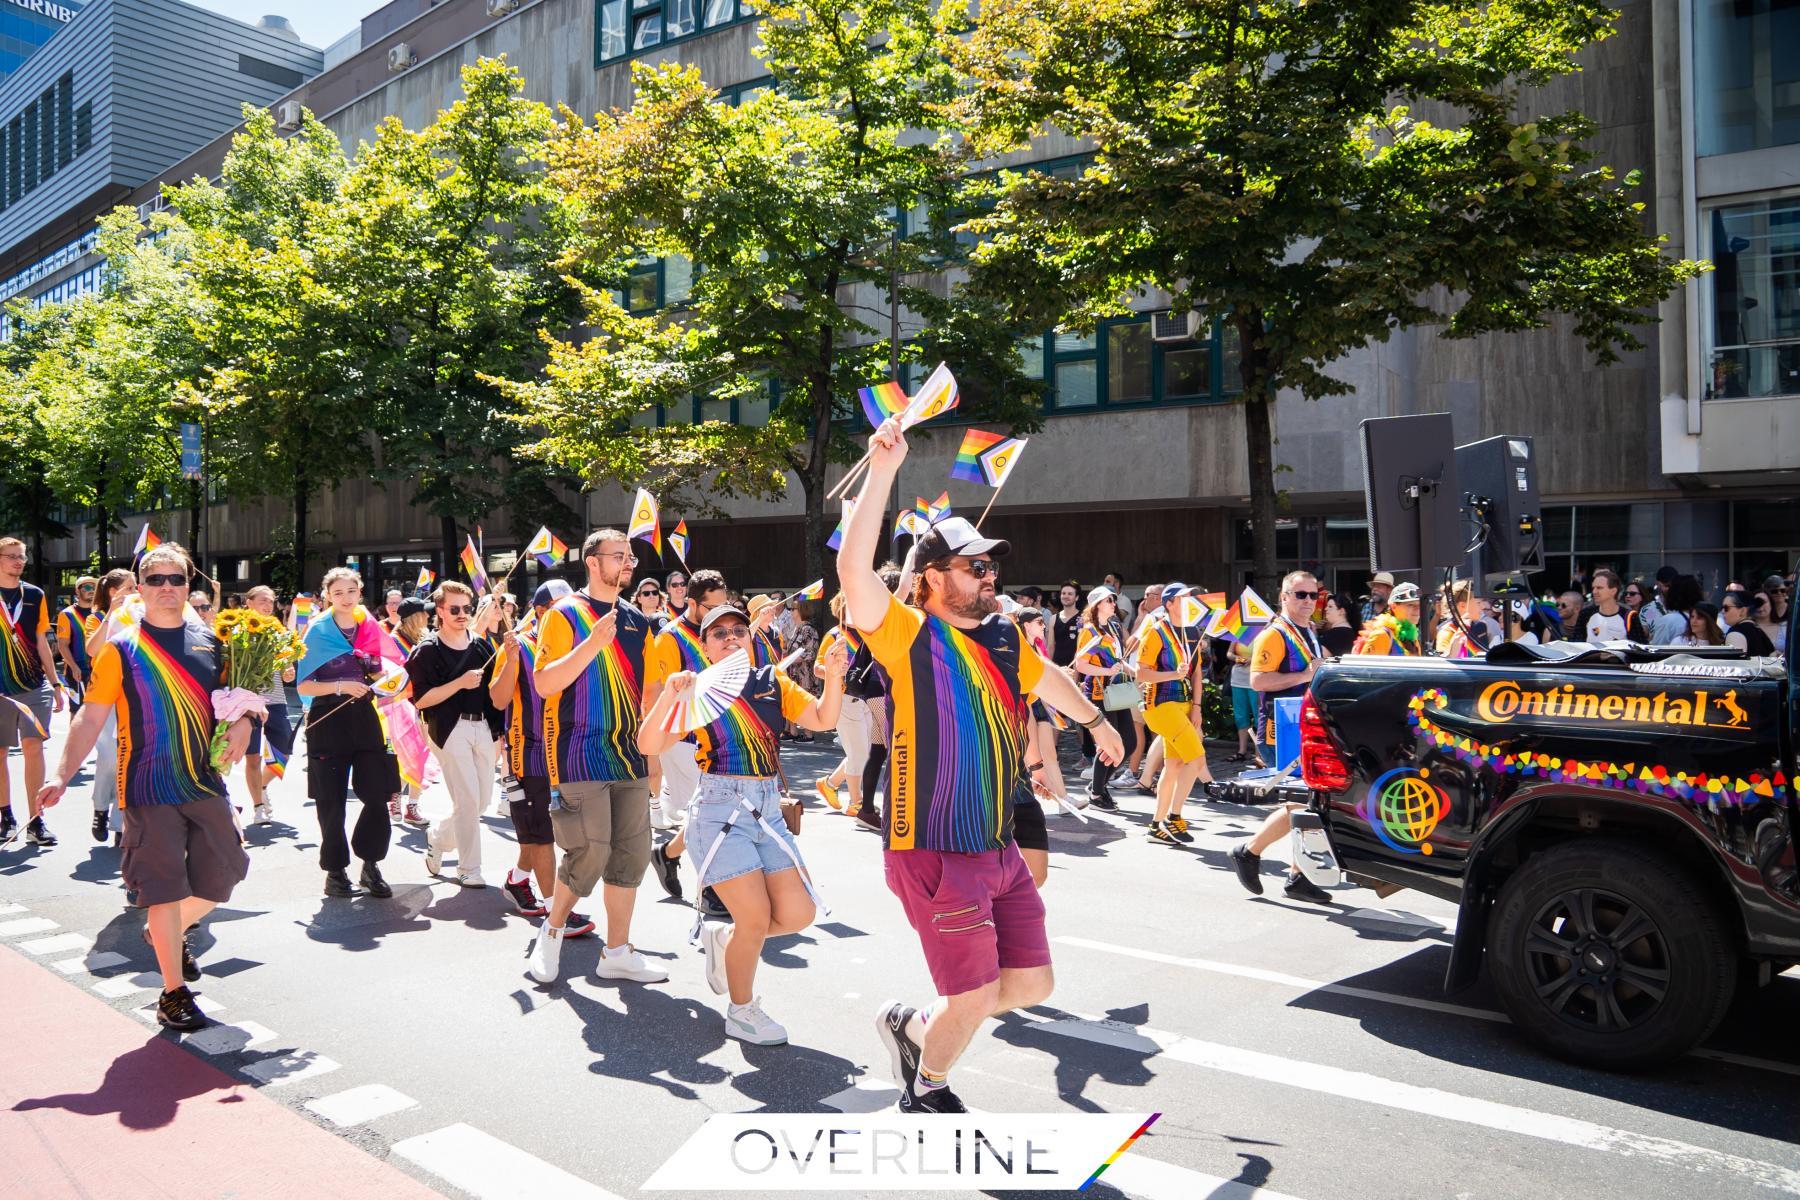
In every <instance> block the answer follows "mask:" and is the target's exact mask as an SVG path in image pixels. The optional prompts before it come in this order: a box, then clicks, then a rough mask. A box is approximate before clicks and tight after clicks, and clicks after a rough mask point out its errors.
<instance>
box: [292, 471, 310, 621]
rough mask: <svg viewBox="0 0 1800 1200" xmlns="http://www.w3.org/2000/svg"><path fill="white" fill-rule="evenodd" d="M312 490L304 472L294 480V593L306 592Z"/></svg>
mask: <svg viewBox="0 0 1800 1200" xmlns="http://www.w3.org/2000/svg"><path fill="white" fill-rule="evenodd" d="M311 507H312V488H311V486H310V485H309V484H308V482H307V479H306V475H305V473H304V472H301V473H299V474H298V475H296V476H295V479H294V591H295V592H303V591H305V590H306V549H307V548H306V524H307V522H308V521H309V520H310V519H311V512H310V511H309V510H310V509H311Z"/></svg>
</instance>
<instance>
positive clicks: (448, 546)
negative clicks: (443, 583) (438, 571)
mask: <svg viewBox="0 0 1800 1200" xmlns="http://www.w3.org/2000/svg"><path fill="white" fill-rule="evenodd" d="M438 537H439V538H440V539H441V540H442V541H443V544H444V578H445V579H448V578H450V576H451V574H452V564H454V563H455V562H456V556H457V555H459V554H461V553H462V547H461V546H459V545H457V544H456V518H455V517H447V516H440V517H438ZM486 549H487V547H485V546H483V547H481V550H482V551H483V552H484V553H485V552H486ZM481 565H482V567H483V568H485V567H486V566H487V564H486V563H482V564H481ZM469 586H470V587H474V586H475V581H474V580H472V579H471V580H470V581H469Z"/></svg>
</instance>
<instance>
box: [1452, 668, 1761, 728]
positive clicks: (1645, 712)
mask: <svg viewBox="0 0 1800 1200" xmlns="http://www.w3.org/2000/svg"><path fill="white" fill-rule="evenodd" d="M1475 715H1476V716H1478V717H1480V718H1481V719H1482V720H1484V721H1491V722H1493V723H1495V724H1497V725H1504V724H1507V723H1508V722H1510V721H1513V720H1515V719H1517V718H1519V717H1545V718H1548V719H1552V720H1561V721H1606V722H1613V721H1627V722H1631V723H1632V724H1638V725H1665V726H1669V727H1672V728H1680V727H1686V728H1693V727H1695V726H1703V727H1705V728H1708V729H1749V728H1750V714H1749V713H1747V712H1745V711H1744V707H1743V705H1741V704H1739V703H1738V693H1737V689H1736V688H1731V689H1728V690H1726V691H1723V692H1721V691H1717V690H1709V689H1706V688H1697V689H1695V690H1694V691H1693V692H1691V693H1685V694H1673V695H1672V694H1670V693H1668V692H1657V693H1656V694H1655V695H1654V696H1644V695H1632V696H1618V695H1603V694H1600V693H1597V692H1585V691H1582V690H1580V689H1579V688H1577V687H1576V686H1575V685H1574V684H1572V683H1565V684H1563V685H1562V686H1560V687H1550V688H1546V689H1544V690H1543V691H1537V690H1534V689H1530V688H1524V687H1521V686H1519V684H1518V682H1517V681H1515V680H1511V679H1504V680H1501V681H1499V682H1497V683H1490V684H1488V685H1487V687H1485V688H1483V689H1482V690H1481V695H1480V696H1479V697H1478V698H1477V699H1476V701H1475Z"/></svg>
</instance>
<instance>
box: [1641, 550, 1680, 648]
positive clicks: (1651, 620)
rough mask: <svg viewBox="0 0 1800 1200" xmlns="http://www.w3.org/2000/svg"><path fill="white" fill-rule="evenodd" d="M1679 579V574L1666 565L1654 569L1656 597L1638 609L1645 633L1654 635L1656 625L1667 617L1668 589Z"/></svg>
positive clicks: (1668, 611) (1668, 609)
mask: <svg viewBox="0 0 1800 1200" xmlns="http://www.w3.org/2000/svg"><path fill="white" fill-rule="evenodd" d="M1679 578H1681V572H1680V571H1677V570H1676V569H1675V568H1674V567H1672V566H1670V565H1669V564H1667V563H1664V564H1663V565H1662V566H1660V567H1658V568H1656V595H1655V596H1653V597H1650V598H1648V599H1646V600H1645V601H1644V604H1643V607H1641V608H1639V609H1638V618H1639V619H1640V620H1641V621H1643V623H1644V629H1645V631H1646V632H1648V633H1650V634H1651V635H1652V636H1654V635H1655V633H1656V623H1657V622H1658V621H1660V620H1662V619H1663V618H1664V617H1666V616H1668V615H1669V613H1670V611H1671V610H1670V608H1669V588H1670V587H1672V586H1674V583H1675V581H1676V580H1677V579H1679Z"/></svg>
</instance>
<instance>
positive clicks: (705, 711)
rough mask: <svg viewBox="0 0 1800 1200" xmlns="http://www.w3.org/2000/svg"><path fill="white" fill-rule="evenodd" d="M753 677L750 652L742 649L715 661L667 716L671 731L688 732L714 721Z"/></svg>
mask: <svg viewBox="0 0 1800 1200" xmlns="http://www.w3.org/2000/svg"><path fill="white" fill-rule="evenodd" d="M749 680H750V656H749V655H748V654H745V653H744V652H743V651H742V650H733V651H732V652H731V653H730V654H728V655H726V656H725V657H724V658H722V659H720V660H719V661H718V662H716V663H714V664H713V665H712V666H710V667H708V668H706V670H704V671H702V672H700V674H698V675H696V676H695V677H694V684H693V687H692V688H691V689H690V690H689V691H688V695H687V699H685V700H678V701H676V702H675V704H674V705H673V706H671V707H670V709H669V715H668V716H667V717H665V718H664V719H663V729H664V730H666V731H668V732H669V733H687V732H688V731H690V730H694V729H698V728H700V727H701V726H702V725H710V724H712V723H713V722H714V721H716V720H718V719H719V717H720V716H722V715H723V714H724V712H725V710H726V709H728V708H730V707H731V702H732V701H733V700H736V699H737V698H738V696H739V695H741V694H742V693H743V690H744V684H746V683H748V682H749Z"/></svg>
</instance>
